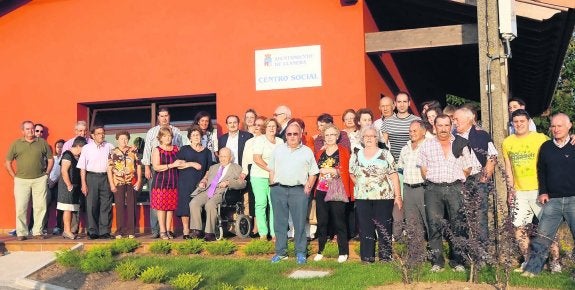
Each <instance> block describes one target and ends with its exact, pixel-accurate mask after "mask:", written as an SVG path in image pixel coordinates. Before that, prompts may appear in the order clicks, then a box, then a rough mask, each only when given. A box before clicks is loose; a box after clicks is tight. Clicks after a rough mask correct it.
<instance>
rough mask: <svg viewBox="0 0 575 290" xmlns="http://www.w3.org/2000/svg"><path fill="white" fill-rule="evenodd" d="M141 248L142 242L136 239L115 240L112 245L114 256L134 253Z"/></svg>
mask: <svg viewBox="0 0 575 290" xmlns="http://www.w3.org/2000/svg"><path fill="white" fill-rule="evenodd" d="M139 246H140V242H138V241H136V240H134V239H118V240H114V241H113V242H112V243H111V244H110V248H111V249H112V254H113V255H117V254H125V253H129V252H133V251H134V250H136V249H137V248H138V247H139Z"/></svg>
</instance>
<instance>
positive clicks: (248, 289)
mask: <svg viewBox="0 0 575 290" xmlns="http://www.w3.org/2000/svg"><path fill="white" fill-rule="evenodd" d="M267 289H268V287H259V286H253V285H249V286H246V287H244V290H267Z"/></svg>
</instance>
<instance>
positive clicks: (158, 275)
mask: <svg viewBox="0 0 575 290" xmlns="http://www.w3.org/2000/svg"><path fill="white" fill-rule="evenodd" d="M167 279H168V270H166V269H165V268H163V267H160V266H150V267H148V268H146V270H144V271H143V272H142V273H141V274H140V280H142V282H144V283H163V282H164V281H166V280H167Z"/></svg>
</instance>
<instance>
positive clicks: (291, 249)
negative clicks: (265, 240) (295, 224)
mask: <svg viewBox="0 0 575 290" xmlns="http://www.w3.org/2000/svg"><path fill="white" fill-rule="evenodd" d="M310 253H311V245H310V244H309V243H308V244H307V253H306V255H307V256H309V254H310ZM287 254H288V256H290V257H295V243H294V242H293V241H289V242H288V248H287Z"/></svg>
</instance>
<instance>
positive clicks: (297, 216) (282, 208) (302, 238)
mask: <svg viewBox="0 0 575 290" xmlns="http://www.w3.org/2000/svg"><path fill="white" fill-rule="evenodd" d="M270 197H271V200H272V206H273V209H274V210H273V215H274V231H275V234H276V244H275V251H276V255H280V256H286V255H287V230H288V219H289V216H290V214H291V217H292V219H293V226H294V240H295V252H296V254H297V253H301V254H304V255H307V237H306V234H305V224H306V220H307V209H308V203H309V197H308V195H307V194H305V193H304V192H303V186H294V187H286V186H281V185H275V186H272V187H271V193H270Z"/></svg>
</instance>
